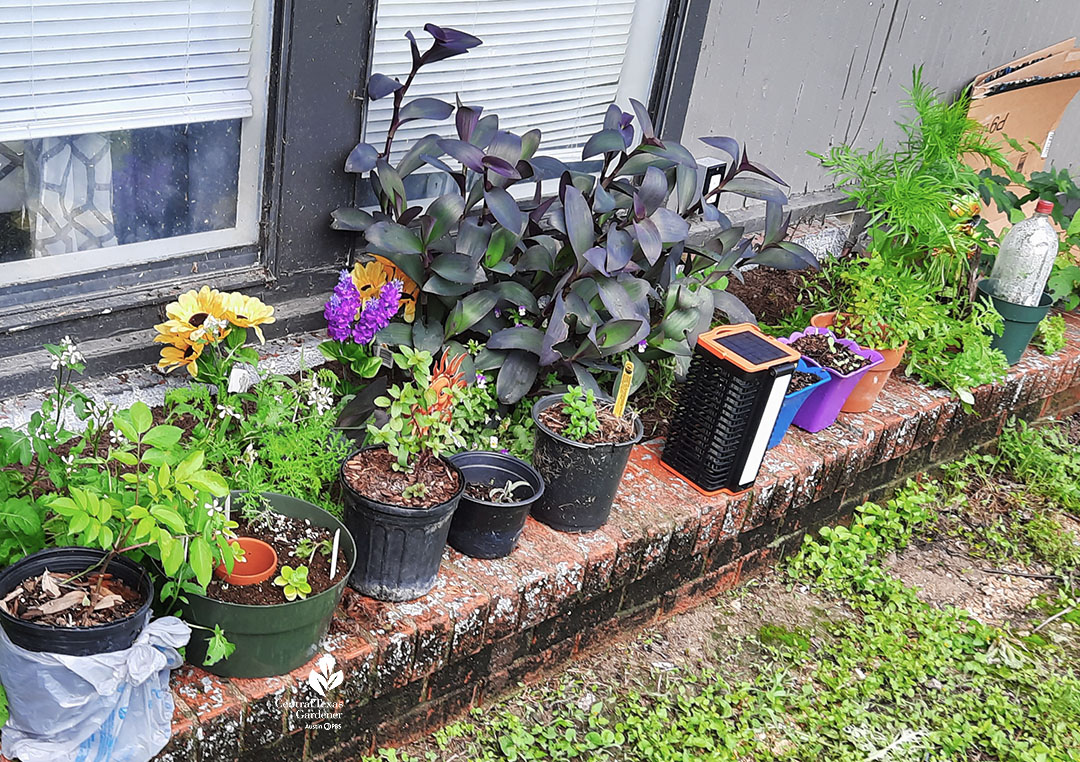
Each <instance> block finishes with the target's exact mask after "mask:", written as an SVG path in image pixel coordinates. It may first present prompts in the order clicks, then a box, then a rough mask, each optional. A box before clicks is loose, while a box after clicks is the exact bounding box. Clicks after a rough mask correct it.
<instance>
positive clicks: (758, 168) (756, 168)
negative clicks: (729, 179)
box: [736, 146, 788, 188]
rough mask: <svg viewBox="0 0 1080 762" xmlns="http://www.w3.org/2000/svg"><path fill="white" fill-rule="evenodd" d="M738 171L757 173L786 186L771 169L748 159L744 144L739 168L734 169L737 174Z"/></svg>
mask: <svg viewBox="0 0 1080 762" xmlns="http://www.w3.org/2000/svg"><path fill="white" fill-rule="evenodd" d="M738 172H754V173H755V174H759V175H761V176H762V177H767V178H769V179H770V180H772V181H773V182H774V183H779V184H780V185H783V186H784V187H785V188H786V187H788V184H787V183H785V182H784V181H783V180H781V179H780V177H779V176H778V175H777V174H776V173H775V172H773V171H772V170H771V169H769V168H768V167H766V166H764V165H762V164H757V163H756V162H752V161H750V159H748V158H747V156H746V147H745V146H744V147H743V158H742V162H740V164H739V169H738V170H737V171H736V174H738Z"/></svg>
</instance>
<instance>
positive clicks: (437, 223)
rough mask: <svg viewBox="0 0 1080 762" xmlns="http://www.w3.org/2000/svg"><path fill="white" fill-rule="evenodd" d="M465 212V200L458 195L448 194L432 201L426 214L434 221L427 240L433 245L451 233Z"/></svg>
mask: <svg viewBox="0 0 1080 762" xmlns="http://www.w3.org/2000/svg"><path fill="white" fill-rule="evenodd" d="M464 211H465V199H463V198H462V197H461V196H459V195H458V194H456V193H447V194H446V195H444V196H439V197H438V198H437V199H435V200H434V201H432V202H431V204H430V205H429V206H428V208H427V212H425V214H426V216H428V217H430V218H431V220H432V224H431V227H430V229H429V232H428V235H427V236H426V237H425V240H426V241H427V242H428V243H431V242H432V241H437V240H439V239H440V238H442V237H443V236H444V235H446V234H447V233H449V232H450V230H451V229H452V228H453V227H454V225H456V224H457V223H458V220H460V219H461V214H462V212H464Z"/></svg>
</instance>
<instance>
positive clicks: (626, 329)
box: [593, 318, 649, 355]
mask: <svg viewBox="0 0 1080 762" xmlns="http://www.w3.org/2000/svg"><path fill="white" fill-rule="evenodd" d="M648 335H649V323H648V321H646V320H642V319H640V318H627V319H618V320H610V321H608V322H607V323H604V324H603V325H602V326H599V327H598V328H597V329H596V333H595V338H593V343H594V344H596V346H597V347H598V348H600V349H601V350H603V352H604V354H605V355H613V354H616V353H618V352H622V351H624V350H626V349H629V348H630V347H632V346H634V345H635V344H637V343H638V342H639V341H641V340H642V339H644V338H645V337H646V336H648Z"/></svg>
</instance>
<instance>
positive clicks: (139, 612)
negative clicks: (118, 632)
mask: <svg viewBox="0 0 1080 762" xmlns="http://www.w3.org/2000/svg"><path fill="white" fill-rule="evenodd" d="M65 550H72V551H79V552H90V553H95V554H100V555H101V558H102V559H104V558H105V556H107V555H108V551H105V550H101V549H100V548H87V547H84V546H82V545H61V546H59V547H52V548H42V549H41V550H36V551H34V552H33V553H31V554H30V555H28V556H23V557H22V558H20V559H19V560H18V561H16V562H15V563H13V564H11V565H10V566H8V567H6V568H5V569H3V571H8V570H13V569H15V568H16V567H18V566H19V565H20V564H22V563H23V562H24V561H31V560H33V559H34V558H36V557H37V556H40V555H44V554H46V553H55V552H56V551H65ZM121 559H122V560H123V561H126V562H127V563H129V564H131V565H132V566H134V567H136V568H137V569H138V570H139V571H140V572H141V573H142V576H143V578H144V579H145V580H146V586H147V587H148V588H149V593H148V595H147V597H146V600H145V601H143V602H142V605H140V606H139V608H138V609H136V610H135V611H134V612H132V613H131V614H128V615H127V616H125V617H121V618H120V619H113V620H112V621H111V622H102V623H100V624H92V625H89V626H87V627H59V626H57V625H55V624H40V623H38V622H34V621H32V620H27V619H18V618H16V617H14V616H12V615H11V614H9V613H8V612H7V611H5V610H3V609H0V619H3V620H4V621H7V622H11V623H13V624H16V625H20V626H23V625H25V626H29V627H31V628H32V629H36V630H39V631H41V632H43V633H46V632H47V633H58V634H59V633H65V632H79V633H84V632H94V631H95V630H104V629H105V628H107V627H114V626H116V625H119V624H124V623H127V622H131V621H134V620H135V619H137V618H139V617H145V616H146V613H147V612H148V611H149V610H150V607H151V606H152V605H153V603H154V594H155V593H156V592H157V591H156V590H155V589H154V581H153V579H151V577H150V572H148V571H147V570H146V567H145V566H143V565H142V564H140V563H139V562H138V561H133V560H132V559H130V558H128V557H127V556H124V555H118V556H116V557H115V558H113V560H112V561H110V562H109V567H111V566H112V565H113V564H115V563H119V562H120V561H121ZM106 571H108V567H106ZM25 581H26V580H25V579H22V580H18V581H16V583H15V585H14V587H12V588H11V590H14V589H15V588H16V587H18V586H19V585H21V584H22V583H23V582H25ZM11 590H8V591H6V592H5V593H4V595H7V593H10V592H11ZM138 592H143V591H141V590H140V591H138Z"/></svg>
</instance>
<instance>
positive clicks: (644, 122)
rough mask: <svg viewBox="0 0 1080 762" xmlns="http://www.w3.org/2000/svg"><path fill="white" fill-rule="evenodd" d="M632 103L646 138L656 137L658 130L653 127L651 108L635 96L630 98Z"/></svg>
mask: <svg viewBox="0 0 1080 762" xmlns="http://www.w3.org/2000/svg"><path fill="white" fill-rule="evenodd" d="M630 105H631V106H633V108H634V113H635V114H636V115H637V121H638V125H639V126H640V127H641V134H642V135H643V136H644V137H645V138H655V137H656V130H655V129H654V128H653V123H652V117H650V116H649V110H648V109H647V108H645V106H643V105H642V104H641V103H639V102H638V101H636V100H634V99H633V98H631V99H630Z"/></svg>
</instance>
